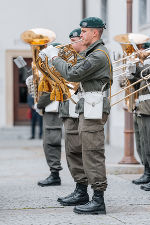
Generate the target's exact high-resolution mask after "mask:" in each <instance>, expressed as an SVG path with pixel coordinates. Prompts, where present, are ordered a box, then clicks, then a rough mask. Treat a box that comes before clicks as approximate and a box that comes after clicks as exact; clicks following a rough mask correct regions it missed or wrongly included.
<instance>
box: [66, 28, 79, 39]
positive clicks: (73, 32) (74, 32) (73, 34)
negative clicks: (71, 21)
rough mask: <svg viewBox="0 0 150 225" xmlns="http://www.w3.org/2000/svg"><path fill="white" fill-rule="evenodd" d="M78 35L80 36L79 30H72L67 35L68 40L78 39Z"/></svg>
mask: <svg viewBox="0 0 150 225" xmlns="http://www.w3.org/2000/svg"><path fill="white" fill-rule="evenodd" d="M80 34H81V28H77V29H74V30H73V31H71V33H70V34H69V38H73V37H80Z"/></svg>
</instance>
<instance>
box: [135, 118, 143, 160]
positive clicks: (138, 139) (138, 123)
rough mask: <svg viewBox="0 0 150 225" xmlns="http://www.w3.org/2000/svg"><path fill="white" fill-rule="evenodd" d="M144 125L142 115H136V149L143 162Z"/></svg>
mask: <svg viewBox="0 0 150 225" xmlns="http://www.w3.org/2000/svg"><path fill="white" fill-rule="evenodd" d="M141 128H142V125H141V117H139V116H137V114H135V115H134V132H135V141H136V150H137V153H138V155H139V158H140V160H141V162H142V164H143V151H142V148H143V144H144V143H143V137H142V130H141Z"/></svg>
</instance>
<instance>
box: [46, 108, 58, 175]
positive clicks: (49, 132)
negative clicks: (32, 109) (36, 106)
mask: <svg viewBox="0 0 150 225" xmlns="http://www.w3.org/2000/svg"><path fill="white" fill-rule="evenodd" d="M61 138H62V120H61V118H59V114H58V113H53V112H45V113H44V115H43V148H44V152H45V157H46V161H47V164H48V166H49V168H50V171H51V172H56V171H59V170H61V169H62V167H61Z"/></svg>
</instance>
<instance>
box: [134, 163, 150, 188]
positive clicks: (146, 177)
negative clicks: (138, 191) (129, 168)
mask: <svg viewBox="0 0 150 225" xmlns="http://www.w3.org/2000/svg"><path fill="white" fill-rule="evenodd" d="M149 182H150V167H149V166H148V165H147V164H146V165H145V166H144V174H143V175H142V176H141V177H140V178H138V179H136V180H133V181H132V183H133V184H137V185H139V184H147V183H149Z"/></svg>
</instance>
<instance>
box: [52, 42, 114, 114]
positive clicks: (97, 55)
mask: <svg viewBox="0 0 150 225" xmlns="http://www.w3.org/2000/svg"><path fill="white" fill-rule="evenodd" d="M98 49H100V50H102V51H99V50H98ZM103 51H105V53H106V54H107V55H108V57H109V53H108V50H107V48H106V47H105V46H104V43H103V41H102V39H100V40H98V41H96V42H94V43H93V44H92V45H90V46H89V47H88V48H87V49H86V50H85V51H84V52H83V55H82V56H83V57H84V59H83V60H80V61H78V62H77V64H75V65H74V66H71V65H70V64H67V63H66V62H65V61H64V60H63V59H61V58H60V57H57V58H55V59H54V60H53V62H52V64H53V65H54V66H55V68H56V69H57V71H58V72H60V73H61V75H62V76H63V77H64V78H65V79H66V80H67V81H72V82H81V84H82V87H83V90H84V91H85V92H89V91H101V90H102V87H103V85H104V84H106V86H105V90H107V89H108V88H109V87H110V80H111V84H112V64H111V61H110V64H109V60H108V58H107V56H106V55H105V53H104V52H103ZM109 59H110V57H109ZM110 70H111V72H110ZM83 103H84V99H83V98H81V99H80V100H79V102H78V103H77V105H76V112H77V113H83V111H84V107H83ZM103 112H105V113H108V114H109V112H110V104H109V100H108V99H107V98H105V99H104V107H103Z"/></svg>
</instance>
